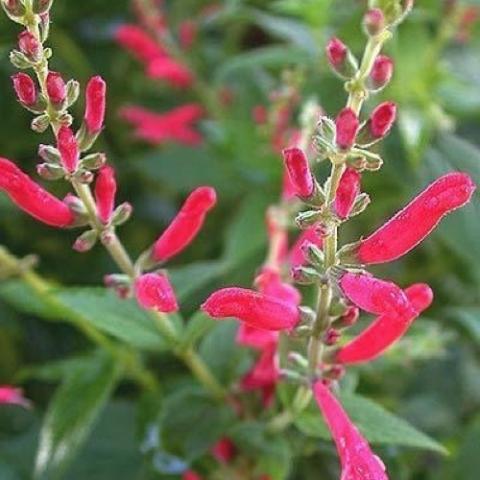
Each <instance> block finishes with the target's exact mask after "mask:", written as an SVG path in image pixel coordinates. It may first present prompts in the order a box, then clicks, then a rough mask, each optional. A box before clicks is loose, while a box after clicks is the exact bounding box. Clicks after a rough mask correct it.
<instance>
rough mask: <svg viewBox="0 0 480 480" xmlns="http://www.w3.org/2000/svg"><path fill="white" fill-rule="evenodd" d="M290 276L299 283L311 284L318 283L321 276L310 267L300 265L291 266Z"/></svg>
mask: <svg viewBox="0 0 480 480" xmlns="http://www.w3.org/2000/svg"><path fill="white" fill-rule="evenodd" d="M292 278H293V281H294V282H295V283H298V284H300V285H312V284H315V283H318V282H319V281H320V280H321V279H322V276H321V275H320V274H319V273H318V271H317V270H315V269H314V268H312V267H304V266H301V267H294V268H292Z"/></svg>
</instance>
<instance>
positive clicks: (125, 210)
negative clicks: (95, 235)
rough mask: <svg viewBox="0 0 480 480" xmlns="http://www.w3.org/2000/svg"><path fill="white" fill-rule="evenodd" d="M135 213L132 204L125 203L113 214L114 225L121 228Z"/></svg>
mask: <svg viewBox="0 0 480 480" xmlns="http://www.w3.org/2000/svg"><path fill="white" fill-rule="evenodd" d="M132 212H133V207H132V205H131V204H130V203H128V202H124V203H122V204H121V205H119V206H118V207H117V208H116V209H115V211H114V212H113V214H112V225H115V226H116V227H119V226H120V225H123V224H124V223H126V222H127V221H128V219H129V218H130V217H131V215H132Z"/></svg>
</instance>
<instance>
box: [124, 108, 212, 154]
mask: <svg viewBox="0 0 480 480" xmlns="http://www.w3.org/2000/svg"><path fill="white" fill-rule="evenodd" d="M120 116H121V117H122V118H123V119H124V120H126V121H127V122H129V123H130V124H132V125H133V126H134V127H135V135H136V136H137V137H138V138H141V139H143V140H146V141H148V142H150V143H153V144H161V143H165V142H170V141H171V142H177V143H182V144H185V145H198V144H199V143H201V142H202V136H201V135H200V134H199V133H198V132H197V131H196V130H195V129H194V125H195V123H196V122H198V120H199V119H200V118H201V117H202V116H203V109H202V107H200V106H199V105H197V104H195V103H192V104H187V105H182V106H180V107H177V108H174V109H173V110H170V111H169V112H167V113H164V114H157V113H154V112H151V111H149V110H146V109H144V108H141V107H135V106H131V107H124V108H122V110H121V111H120Z"/></svg>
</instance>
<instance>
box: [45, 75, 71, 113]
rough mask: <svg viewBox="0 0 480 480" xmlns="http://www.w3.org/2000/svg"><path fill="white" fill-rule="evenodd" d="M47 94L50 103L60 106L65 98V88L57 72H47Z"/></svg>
mask: <svg viewBox="0 0 480 480" xmlns="http://www.w3.org/2000/svg"><path fill="white" fill-rule="evenodd" d="M47 93H48V98H49V99H50V101H51V102H52V103H53V104H54V105H56V106H60V105H61V104H62V103H63V102H64V100H65V98H66V97H67V86H66V84H65V81H64V80H63V78H62V76H61V75H60V74H59V73H57V72H48V75H47Z"/></svg>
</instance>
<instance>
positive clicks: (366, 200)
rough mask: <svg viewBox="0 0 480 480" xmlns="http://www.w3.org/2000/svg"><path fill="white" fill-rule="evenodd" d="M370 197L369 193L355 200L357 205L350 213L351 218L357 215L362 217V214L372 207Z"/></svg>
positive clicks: (354, 205)
mask: <svg viewBox="0 0 480 480" xmlns="http://www.w3.org/2000/svg"><path fill="white" fill-rule="evenodd" d="M370 202H371V200H370V196H369V195H368V193H361V194H360V195H358V196H357V198H356V199H355V203H354V204H353V207H352V210H351V212H350V217H355V216H356V215H360V214H361V213H362V212H364V211H365V210H366V208H367V207H368V206H369V205H370Z"/></svg>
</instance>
